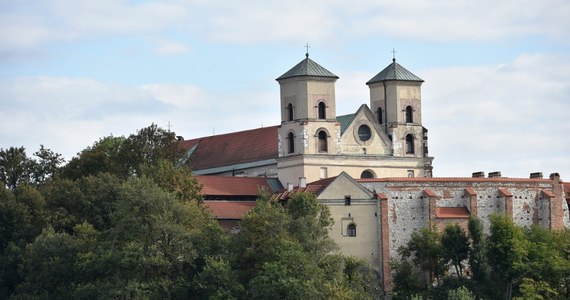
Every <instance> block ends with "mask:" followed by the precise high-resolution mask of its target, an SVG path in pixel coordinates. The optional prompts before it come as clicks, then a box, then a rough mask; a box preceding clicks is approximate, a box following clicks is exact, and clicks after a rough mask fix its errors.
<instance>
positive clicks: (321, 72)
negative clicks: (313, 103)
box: [276, 55, 338, 81]
mask: <svg viewBox="0 0 570 300" xmlns="http://www.w3.org/2000/svg"><path fill="white" fill-rule="evenodd" d="M301 76H315V77H329V78H335V79H338V76H336V75H335V74H333V73H332V72H331V71H329V70H327V69H325V68H323V67H322V66H321V65H319V64H318V63H316V62H314V61H313V60H312V59H310V58H309V56H308V55H307V58H305V59H303V60H302V61H301V62H300V63H298V64H297V65H296V66H294V67H293V68H291V70H289V71H287V72H285V74H283V75H281V76H279V78H277V79H276V80H277V81H279V80H282V79H287V78H292V77H301Z"/></svg>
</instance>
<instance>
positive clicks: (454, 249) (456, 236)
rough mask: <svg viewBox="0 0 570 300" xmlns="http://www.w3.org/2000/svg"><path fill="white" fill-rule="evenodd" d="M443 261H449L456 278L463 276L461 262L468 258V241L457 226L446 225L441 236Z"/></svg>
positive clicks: (463, 232)
mask: <svg viewBox="0 0 570 300" xmlns="http://www.w3.org/2000/svg"><path fill="white" fill-rule="evenodd" d="M441 246H442V250H443V254H442V255H443V259H444V260H446V261H450V262H451V265H452V266H453V267H454V268H455V273H456V274H457V276H459V277H462V276H463V262H464V261H465V260H467V258H468V257H469V240H468V239H467V235H466V233H465V231H464V230H463V228H461V227H460V226H459V225H458V224H447V225H446V226H445V229H444V231H443V234H442V236H441Z"/></svg>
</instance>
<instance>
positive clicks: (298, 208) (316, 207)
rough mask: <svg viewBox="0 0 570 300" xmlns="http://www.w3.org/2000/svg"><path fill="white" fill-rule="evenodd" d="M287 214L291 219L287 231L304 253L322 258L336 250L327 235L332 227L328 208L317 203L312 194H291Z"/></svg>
mask: <svg viewBox="0 0 570 300" xmlns="http://www.w3.org/2000/svg"><path fill="white" fill-rule="evenodd" d="M287 212H288V213H289V215H290V216H291V218H292V220H291V223H290V228H289V231H290V232H291V234H292V235H293V237H294V238H295V239H297V240H298V241H299V242H300V243H301V246H302V247H303V250H304V251H307V252H310V253H312V254H313V255H318V256H322V255H324V254H327V253H330V252H331V251H333V250H336V249H337V248H338V247H337V246H336V245H335V243H334V241H333V240H332V239H331V238H330V236H329V234H328V233H329V229H330V227H331V226H332V225H333V219H332V217H331V215H330V212H329V210H328V207H326V206H325V205H323V204H321V203H319V201H318V200H317V198H316V196H315V195H314V194H310V193H295V194H293V195H292V196H291V198H290V199H289V201H288V202H287Z"/></svg>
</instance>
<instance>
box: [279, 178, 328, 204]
mask: <svg viewBox="0 0 570 300" xmlns="http://www.w3.org/2000/svg"><path fill="white" fill-rule="evenodd" d="M337 177H338V176H334V177H329V178H325V179H321V180H317V181H314V182H311V183H307V186H306V187H304V188H303V187H298V186H297V187H294V188H293V189H292V190H291V191H287V190H284V191H282V192H281V193H278V194H277V199H278V200H279V201H287V200H288V199H289V197H291V195H293V194H294V193H297V192H304V193H313V194H315V195H317V196H318V195H319V194H320V193H321V192H322V191H323V190H324V189H325V188H326V187H327V186H329V184H331V183H332V182H333V181H334V180H335V179H336V178H337Z"/></svg>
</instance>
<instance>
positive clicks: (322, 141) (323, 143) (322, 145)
mask: <svg viewBox="0 0 570 300" xmlns="http://www.w3.org/2000/svg"><path fill="white" fill-rule="evenodd" d="M318 136H319V143H318V151H319V152H328V147H327V133H326V132H325V131H324V130H321V131H319V135H318Z"/></svg>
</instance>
